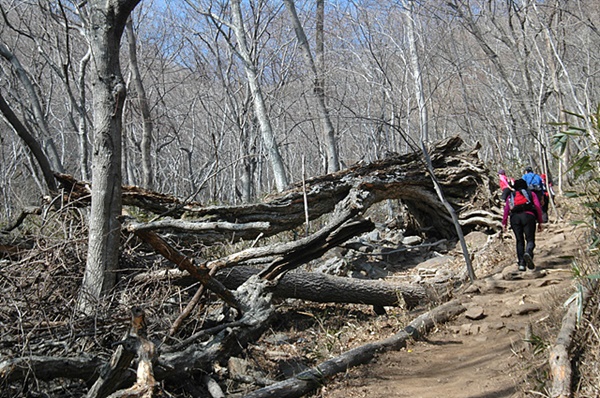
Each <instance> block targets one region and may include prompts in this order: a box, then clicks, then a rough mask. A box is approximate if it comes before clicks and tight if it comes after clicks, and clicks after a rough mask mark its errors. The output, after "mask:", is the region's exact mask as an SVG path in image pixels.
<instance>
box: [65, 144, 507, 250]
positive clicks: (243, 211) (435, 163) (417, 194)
mask: <svg viewBox="0 0 600 398" xmlns="http://www.w3.org/2000/svg"><path fill="white" fill-rule="evenodd" d="M461 145H462V140H461V139H460V138H459V137H453V138H449V139H447V140H445V141H443V142H440V143H438V144H437V145H436V146H435V147H434V148H433V149H432V150H431V152H430V156H431V165H432V167H433V169H434V171H435V175H436V177H437V179H438V181H439V184H440V187H441V189H442V191H443V193H444V196H445V198H446V200H447V201H448V203H449V204H450V205H451V206H452V207H453V208H454V209H455V211H456V213H457V216H458V219H459V222H460V224H461V225H462V226H463V228H464V229H469V228H472V227H473V226H474V225H484V226H488V227H490V228H493V229H497V228H498V219H500V218H501V216H500V215H497V216H496V215H494V214H493V213H492V212H489V213H487V217H481V214H479V216H478V217H477V218H475V219H473V218H472V217H473V216H472V215H471V213H470V212H471V211H472V210H474V209H479V210H489V209H491V208H493V207H494V206H495V196H494V192H495V191H497V190H496V188H497V187H496V186H495V182H494V180H491V179H490V178H489V171H488V169H487V168H486V167H485V165H484V164H483V162H482V161H481V160H480V159H479V158H478V157H477V151H476V149H477V148H476V149H474V150H472V151H464V150H460V149H459V147H460V146H461ZM56 178H57V180H58V181H59V182H60V183H61V186H62V187H63V188H64V189H65V192H66V193H67V200H76V201H77V203H82V204H85V203H86V202H88V201H89V193H90V189H89V184H86V183H82V182H78V181H76V180H74V179H73V178H72V177H70V176H65V175H56ZM351 192H354V193H355V195H356V196H357V197H361V198H362V210H366V209H368V208H369V207H370V206H372V205H373V204H375V203H378V202H380V201H383V200H386V199H400V200H402V202H403V203H404V204H405V205H406V206H407V208H408V209H409V212H410V213H411V215H412V216H413V217H414V219H415V220H416V221H417V222H418V224H419V225H420V226H421V227H422V228H430V229H431V230H435V231H436V232H437V234H438V235H439V236H440V237H441V238H450V239H452V238H455V237H456V229H455V227H454V223H453V220H452V218H451V217H450V215H449V214H448V211H447V209H446V208H445V207H444V205H443V203H441V202H440V200H439V198H438V196H437V194H436V192H435V189H434V187H433V184H432V182H431V178H430V177H429V174H428V172H427V168H426V167H425V163H424V159H423V156H422V154H421V153H420V152H419V151H417V152H415V153H410V154H406V155H392V156H388V157H387V158H385V159H382V160H379V161H376V162H373V163H370V164H366V165H363V164H359V165H355V166H353V167H350V168H348V169H345V170H343V171H340V172H337V173H332V174H328V175H325V176H321V177H315V178H312V179H309V180H307V181H306V182H305V184H304V185H303V184H296V185H294V186H293V187H292V188H291V189H289V190H287V191H285V192H282V193H278V194H276V195H273V196H271V197H269V198H268V200H267V201H265V202H263V203H256V204H247V205H241V206H209V207H207V206H202V205H201V204H199V203H186V202H182V201H180V200H178V199H177V198H174V197H172V196H169V195H164V194H159V193H156V192H151V191H147V190H144V189H140V188H138V187H123V204H124V205H132V206H138V207H141V208H144V209H146V210H148V211H152V212H155V213H157V214H161V215H163V216H167V215H168V216H170V218H169V219H161V220H158V221H155V222H149V223H146V224H144V225H143V227H140V228H144V229H149V230H155V231H157V232H160V233H169V234H172V235H173V236H180V237H181V239H185V238H186V236H190V235H193V238H194V240H196V241H201V242H204V243H206V244H211V243H215V242H227V241H235V240H254V239H256V238H257V237H259V236H262V237H268V236H272V235H275V234H278V233H280V232H282V231H288V230H291V229H294V228H297V227H299V226H302V225H303V224H304V223H305V221H306V217H305V205H304V195H306V203H307V208H308V216H309V218H310V220H314V219H317V218H319V217H321V216H323V215H325V214H329V213H331V212H333V211H334V209H335V208H336V206H337V205H338V204H339V203H340V202H342V201H343V200H344V199H345V198H347V197H348V195H349V194H350V193H351ZM184 215H185V220H181V219H178V218H180V217H182V216H184ZM465 232H467V231H465Z"/></svg>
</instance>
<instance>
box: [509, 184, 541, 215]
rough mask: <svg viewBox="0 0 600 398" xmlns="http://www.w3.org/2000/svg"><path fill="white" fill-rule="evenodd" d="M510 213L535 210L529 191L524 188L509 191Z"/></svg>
mask: <svg viewBox="0 0 600 398" xmlns="http://www.w3.org/2000/svg"><path fill="white" fill-rule="evenodd" d="M508 204H509V207H510V214H513V213H522V212H524V211H533V212H535V205H534V204H533V200H532V198H531V193H530V192H529V191H527V190H525V189H521V190H520V191H514V192H511V194H510V198H509V202H508Z"/></svg>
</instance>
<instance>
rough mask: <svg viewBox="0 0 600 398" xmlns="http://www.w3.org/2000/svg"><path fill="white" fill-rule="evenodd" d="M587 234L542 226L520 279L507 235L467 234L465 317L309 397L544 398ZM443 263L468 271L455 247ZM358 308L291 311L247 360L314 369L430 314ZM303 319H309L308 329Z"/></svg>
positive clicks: (461, 295)
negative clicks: (469, 277)
mask: <svg viewBox="0 0 600 398" xmlns="http://www.w3.org/2000/svg"><path fill="white" fill-rule="evenodd" d="M583 234H584V228H581V227H576V226H575V225H573V224H570V223H569V222H568V221H565V220H562V221H554V222H553V221H552V220H551V221H550V223H549V224H544V230H543V231H542V232H541V233H540V232H538V233H537V237H536V245H537V246H536V249H535V259H534V261H535V264H536V268H535V270H534V271H531V270H527V271H526V272H519V271H518V270H517V266H516V254H515V240H514V235H513V234H512V231H511V230H510V229H509V230H508V231H507V232H505V233H504V234H501V233H498V234H496V235H492V236H489V235H486V234H484V233H481V232H474V233H471V234H470V235H467V237H466V240H467V245H468V247H469V248H470V250H471V256H472V257H473V264H474V268H475V272H476V276H477V280H476V281H475V283H473V284H466V285H465V286H463V287H462V288H459V289H458V290H457V291H456V292H454V297H453V298H454V299H457V300H459V301H460V302H461V303H462V304H463V305H464V306H465V307H466V308H467V311H466V312H465V313H463V314H461V315H459V316H458V317H456V318H454V319H452V320H451V321H450V322H448V323H445V324H440V325H437V327H436V328H435V329H434V330H433V331H432V332H431V333H429V334H428V335H427V336H425V337H424V338H422V339H420V340H417V341H415V340H413V341H409V342H408V344H407V346H406V347H405V348H403V349H401V350H399V351H390V352H386V353H383V354H380V355H378V356H377V357H376V358H375V359H374V360H373V361H371V362H370V363H368V364H366V365H362V366H358V367H355V368H351V369H348V371H347V372H345V373H344V374H338V375H337V376H335V377H333V378H332V379H331V380H328V382H327V383H326V384H325V385H324V386H323V387H322V388H321V389H319V390H318V391H317V392H315V393H314V395H311V396H316V397H321V398H353V397H419V398H428V397H436V398H437V397H440V396H444V397H460V398H500V397H526V396H549V394H548V390H549V389H550V387H551V386H550V385H549V381H548V376H547V371H548V347H549V346H550V345H552V344H553V343H554V341H555V338H556V335H557V333H558V330H559V329H560V326H561V322H562V317H563V315H564V307H563V303H564V302H565V301H566V300H567V299H568V298H569V296H571V295H572V294H573V293H574V291H575V290H574V283H573V281H574V279H573V269H572V268H573V260H574V259H575V258H577V257H579V256H580V255H581V253H580V250H581V248H583V247H585V244H584V243H583V239H584V238H583ZM444 256H451V257H453V258H455V261H447V262H445V263H444V264H445V265H444V266H446V267H449V268H453V267H454V269H450V270H449V271H451V272H454V273H460V272H462V273H463V274H464V273H465V271H464V270H461V269H458V267H464V266H463V265H460V264H464V259H462V252H461V251H460V246H458V247H456V248H453V249H452V250H449V251H448V252H447V253H444ZM421 264H423V263H421ZM406 272H408V273H409V274H411V273H412V275H413V277H414V276H415V275H418V274H419V273H422V272H423V269H422V268H420V265H416V266H414V267H412V268H411V269H410V270H408V271H405V272H404V276H403V277H406ZM394 277H396V276H392V278H394ZM388 279H389V278H388ZM304 305H306V303H305V304H304ZM364 307H365V306H362V308H361V306H357V307H356V311H353V310H348V306H347V305H346V306H345V307H344V310H343V311H339V312H337V311H336V309H335V308H338V307H335V306H334V307H332V306H331V305H323V306H318V305H312V306H311V305H308V306H306V307H305V308H304V309H297V308H296V309H289V313H288V314H287V315H286V314H284V315H283V318H282V319H281V321H282V325H285V327H284V328H282V329H280V330H277V326H276V325H275V326H274V329H273V330H272V334H270V335H269V334H268V333H267V334H266V335H265V336H263V339H262V342H261V343H260V344H261V346H260V348H258V347H257V346H255V347H254V349H255V350H258V351H254V354H251V356H254V357H256V356H257V355H259V356H260V355H262V357H263V358H265V359H268V358H271V359H273V357H277V356H279V360H280V361H279V363H280V364H282V363H284V362H286V361H281V359H282V358H286V357H287V358H292V357H294V356H296V358H298V356H297V355H299V356H301V357H303V358H304V359H305V360H306V359H307V358H311V356H312V358H314V364H315V365H316V364H318V363H320V362H322V361H324V360H327V359H330V358H333V357H335V356H337V355H340V354H341V353H342V352H344V351H347V350H348V349H350V348H354V347H357V346H359V345H362V344H366V343H368V342H370V341H375V340H380V339H384V338H387V337H390V336H392V335H393V334H395V333H397V332H398V331H400V330H401V329H402V328H403V327H404V326H405V325H406V324H407V323H408V322H410V321H411V320H413V319H414V318H416V316H418V315H420V314H421V313H423V312H425V311H426V310H427V308H425V309H419V310H413V311H410V312H409V313H407V312H406V311H403V310H401V309H394V308H388V313H387V314H386V315H383V316H377V317H373V316H372V312H371V313H369V310H370V309H369V308H368V307H367V308H366V309H365V308H364ZM302 315H305V317H306V318H307V324H306V325H304V326H303V325H302V319H301V316H302ZM309 318H310V321H309V320H308V319H309ZM471 318H475V319H471ZM290 321H291V322H292V323H293V325H292V328H291V329H289V327H290ZM309 324H310V325H312V326H310V327H309V326H308V325H309ZM315 325H316V327H315ZM315 328H316V330H315ZM282 335H283V336H284V337H281V336H282ZM278 336H279V337H278ZM278 339H279V341H277V340H278ZM269 343H272V344H269ZM286 347H287V348H286ZM290 347H291V348H290ZM252 351H253V348H252V347H251V348H250V352H252ZM289 362H290V361H288V365H289ZM292 362H293V361H292ZM313 366H314V365H313ZM292 367H293V366H292ZM302 368H303V367H302V366H300V370H301V369H302ZM263 369H264V367H263ZM279 371H280V372H281V367H280V369H279ZM292 371H293V370H292ZM295 371H298V369H296V370H295ZM284 372H285V370H284Z"/></svg>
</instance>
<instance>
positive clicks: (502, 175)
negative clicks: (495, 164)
mask: <svg viewBox="0 0 600 398" xmlns="http://www.w3.org/2000/svg"><path fill="white" fill-rule="evenodd" d="M514 183H515V180H514V179H513V178H509V177H508V176H507V175H506V172H505V171H504V170H503V169H500V170H498V184H499V185H500V191H502V196H501V198H502V200H506V198H507V197H508V195H510V193H511V192H512V191H513V187H512V185H513V184H514Z"/></svg>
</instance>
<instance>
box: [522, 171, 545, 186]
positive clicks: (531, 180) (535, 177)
mask: <svg viewBox="0 0 600 398" xmlns="http://www.w3.org/2000/svg"><path fill="white" fill-rule="evenodd" d="M521 178H522V179H523V180H525V182H526V183H527V186H529V187H535V186H536V185H537V186H538V187H539V188H540V189H544V182H543V181H542V177H540V176H539V174H536V173H534V172H532V171H530V172H529V173H525V174H523V177H521Z"/></svg>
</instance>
